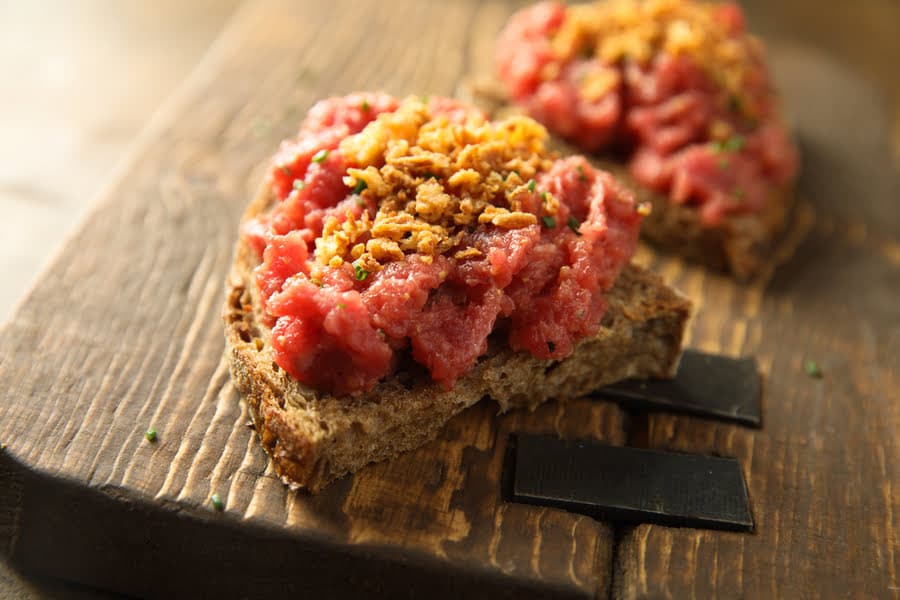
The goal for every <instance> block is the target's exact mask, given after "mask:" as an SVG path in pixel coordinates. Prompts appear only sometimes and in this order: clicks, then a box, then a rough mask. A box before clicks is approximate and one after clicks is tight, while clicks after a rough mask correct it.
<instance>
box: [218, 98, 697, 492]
mask: <svg viewBox="0 0 900 600" xmlns="http://www.w3.org/2000/svg"><path fill="white" fill-rule="evenodd" d="M547 137H548V136H547V133H546V130H545V129H544V127H543V126H541V125H540V124H538V123H537V122H536V121H534V120H532V119H530V118H528V117H524V116H517V117H512V118H509V119H506V120H503V121H499V122H492V121H489V120H487V119H486V118H485V116H484V115H483V114H482V113H481V112H480V111H478V110H476V109H473V108H471V107H468V106H465V105H462V104H460V103H458V102H456V101H453V100H449V99H445V98H437V97H431V98H408V99H406V100H403V101H398V100H397V99H395V98H392V97H390V96H387V95H384V94H371V93H360V94H352V95H349V96H346V97H341V98H331V99H328V100H324V101H322V102H320V103H318V104H316V105H315V106H314V107H313V108H312V109H311V110H310V112H309V114H308V116H307V118H306V120H305V121H304V123H303V125H302V126H301V129H300V132H299V133H298V134H297V136H296V137H295V138H292V139H290V140H287V141H285V142H284V143H283V144H282V147H281V150H280V151H279V152H278V154H277V155H276V156H275V158H274V160H273V166H272V169H271V171H270V173H269V176H268V178H267V180H266V183H265V186H264V188H263V189H262V191H261V193H260V194H259V196H258V197H257V198H256V199H255V200H254V201H253V202H252V203H251V204H250V207H249V209H248V210H247V213H246V216H245V219H244V221H243V225H242V227H241V235H240V240H239V243H238V246H237V252H236V258H235V264H234V269H233V272H232V274H231V276H230V278H229V282H228V297H227V304H226V307H225V322H226V337H227V340H228V345H229V358H230V360H231V369H232V374H233V378H234V381H235V383H236V385H237V387H238V389H239V390H240V391H241V392H242V393H243V394H244V395H245V397H246V398H247V401H248V405H249V408H250V413H251V415H252V417H253V421H254V423H255V425H256V428H257V430H258V432H259V434H260V437H261V440H262V442H263V445H264V447H265V449H266V450H267V452H268V453H269V454H270V456H271V457H272V459H273V461H274V464H275V467H276V470H277V471H278V473H279V474H280V475H281V476H282V477H283V478H284V479H285V481H286V482H288V483H290V484H292V485H296V486H300V487H304V488H307V489H309V490H312V491H316V490H318V489H319V488H321V486H322V485H324V484H325V483H327V482H329V481H331V480H333V479H335V478H337V477H340V476H342V475H344V474H346V473H348V472H353V471H356V470H357V469H359V468H361V467H363V466H364V465H366V464H367V463H369V462H371V461H376V460H382V459H385V458H389V457H391V456H393V455H396V454H397V453H399V452H402V451H405V450H409V449H412V448H415V447H417V446H419V445H421V444H423V443H424V442H426V441H427V440H429V439H431V438H433V437H434V436H435V435H436V433H437V432H438V431H439V429H440V428H441V427H442V426H443V425H444V424H445V423H446V422H447V421H448V420H449V419H450V418H451V417H452V416H453V415H455V414H456V413H458V412H460V411H462V410H463V409H465V408H466V407H468V406H471V405H472V404H474V403H476V402H478V401H479V400H480V399H482V398H483V397H485V396H490V397H491V398H493V399H494V400H496V401H497V402H498V403H499V405H500V408H501V410H506V409H509V408H513V407H531V408H533V407H535V406H536V405H538V404H539V403H541V402H543V401H545V400H548V399H550V398H562V399H564V398H568V397H574V396H579V395H583V394H586V393H588V392H590V391H592V390H594V389H596V388H598V387H600V386H602V385H605V384H608V383H612V382H614V381H617V380H620V379H623V378H626V377H665V376H669V375H671V374H672V373H673V371H674V369H675V366H676V363H677V359H678V356H679V354H680V344H681V338H682V332H683V329H684V325H685V321H686V319H687V317H688V313H689V303H688V302H687V301H686V300H685V299H683V298H682V297H681V296H680V295H678V294H677V293H675V292H673V291H672V290H670V289H669V288H667V287H666V286H665V285H664V284H663V283H662V282H661V281H660V279H659V278H658V277H656V276H654V275H652V274H650V273H648V272H646V271H644V270H642V269H641V268H639V267H636V266H634V265H631V264H630V263H629V261H630V258H631V255H632V253H633V252H634V249H635V244H636V242H637V238H638V229H639V226H640V223H641V220H642V219H643V218H644V217H645V215H646V213H647V211H648V210H649V207H648V206H645V205H642V204H640V203H638V202H637V201H636V200H635V197H634V195H633V194H632V193H631V192H630V191H629V190H627V189H626V188H625V187H623V186H622V185H621V184H620V183H619V182H618V181H616V179H614V178H613V176H611V175H610V174H608V173H606V172H603V171H599V170H596V169H594V168H593V167H592V166H591V164H590V163H589V162H588V161H587V160H585V159H584V158H583V157H579V156H571V157H560V156H558V155H556V154H554V153H552V152H550V151H549V150H548V148H547Z"/></svg>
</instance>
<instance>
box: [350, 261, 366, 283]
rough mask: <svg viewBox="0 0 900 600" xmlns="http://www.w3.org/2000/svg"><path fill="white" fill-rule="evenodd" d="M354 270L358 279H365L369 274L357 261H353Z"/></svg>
mask: <svg viewBox="0 0 900 600" xmlns="http://www.w3.org/2000/svg"><path fill="white" fill-rule="evenodd" d="M353 270H354V271H355V272H356V280H357V281H365V279H366V277H368V276H369V272H368V271H366V270H365V269H363V268H362V267H361V266H359V265H358V264H357V263H353Z"/></svg>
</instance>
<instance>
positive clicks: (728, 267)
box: [588, 156, 794, 281]
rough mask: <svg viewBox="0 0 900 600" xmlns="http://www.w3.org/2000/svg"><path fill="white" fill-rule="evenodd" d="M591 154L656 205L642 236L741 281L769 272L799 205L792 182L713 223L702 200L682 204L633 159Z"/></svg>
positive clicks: (640, 196) (645, 220) (644, 200)
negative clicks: (634, 169) (653, 185)
mask: <svg viewBox="0 0 900 600" xmlns="http://www.w3.org/2000/svg"><path fill="white" fill-rule="evenodd" d="M588 159H589V160H590V161H591V162H592V163H593V164H595V165H596V166H597V167H599V168H601V169H604V170H606V171H609V172H610V173H612V174H613V175H615V176H616V178H617V179H619V180H620V181H622V182H623V183H625V185H626V186H628V187H629V188H630V189H632V190H634V192H635V195H636V196H637V199H638V201H639V202H649V203H650V204H651V205H652V206H653V210H652V212H651V213H650V214H649V215H648V216H647V217H646V218H645V219H644V222H643V223H642V224H641V238H642V239H644V240H645V241H647V242H649V243H650V244H652V245H653V246H656V247H657V248H660V249H662V250H666V251H667V252H672V253H674V254H678V255H679V256H682V257H684V258H685V259H687V260H690V261H692V262H695V263H699V264H702V265H704V266H706V267H708V268H710V269H712V270H715V271H722V272H729V273H731V274H732V275H733V276H734V277H735V279H738V280H740V281H749V280H751V279H754V278H756V277H757V276H760V275H763V274H764V273H766V272H768V270H769V269H768V267H769V266H770V263H772V261H774V260H775V256H776V254H777V252H776V251H777V250H778V248H779V245H780V243H781V240H782V237H783V236H784V234H785V232H786V231H787V228H788V224H789V223H790V220H791V215H792V213H793V208H794V194H793V193H792V192H791V190H790V189H789V188H779V189H775V190H773V192H772V194H771V195H770V196H769V198H768V199H767V201H766V203H765V204H764V205H763V206H762V208H760V210H759V211H757V212H753V213H744V214H729V215H725V217H724V218H723V219H722V221H721V222H720V223H718V224H716V225H707V224H705V223H703V221H702V220H701V217H700V211H699V210H698V209H697V207H696V206H693V205H689V204H676V203H674V202H672V201H670V200H669V199H668V198H666V197H665V196H663V195H661V194H658V193H656V192H654V191H653V190H651V189H649V188H647V187H645V186H643V185H641V184H639V183H638V182H637V181H635V180H634V178H633V177H632V176H631V175H630V173H629V172H628V166H627V165H625V164H623V163H619V162H615V161H612V160H608V159H603V158H598V157H595V156H589V157H588Z"/></svg>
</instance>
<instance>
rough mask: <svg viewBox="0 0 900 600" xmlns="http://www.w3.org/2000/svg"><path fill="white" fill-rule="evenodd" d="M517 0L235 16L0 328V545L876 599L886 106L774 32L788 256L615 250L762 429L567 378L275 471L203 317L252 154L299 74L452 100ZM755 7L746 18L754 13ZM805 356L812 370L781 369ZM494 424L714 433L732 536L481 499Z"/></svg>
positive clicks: (861, 83) (361, 585) (267, 570)
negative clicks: (676, 296)
mask: <svg viewBox="0 0 900 600" xmlns="http://www.w3.org/2000/svg"><path fill="white" fill-rule="evenodd" d="M803 1H804V2H805V0H803ZM515 5H516V3H512V2H509V3H507V2H501V1H488V2H482V3H477V2H475V1H474V0H462V1H459V2H455V3H442V2H438V1H437V0H429V1H415V0H403V1H400V2H394V3H391V4H390V8H389V9H388V8H387V5H386V4H384V3H381V4H379V3H377V2H374V0H373V1H371V2H350V1H349V0H348V1H337V2H333V3H327V4H324V5H323V4H321V3H308V4H306V5H302V6H298V5H295V4H293V3H288V2H286V1H285V2H279V1H277V0H254V1H251V2H248V3H246V5H245V6H244V7H243V8H242V9H240V10H239V12H238V13H237V14H236V15H235V16H234V18H233V19H232V20H231V22H230V23H229V25H228V26H227V28H226V29H225V31H224V32H223V34H222V35H221V37H220V38H219V39H218V41H217V42H216V44H215V46H214V47H213V49H212V50H211V51H210V53H209V54H208V55H207V56H206V58H205V59H204V61H203V63H202V64H201V65H200V66H199V67H198V69H197V71H196V72H195V73H194V74H193V75H192V77H191V78H190V80H189V81H188V82H187V83H186V84H185V86H184V87H183V88H182V90H181V91H180V92H179V93H178V94H177V95H176V96H175V97H173V98H172V99H171V101H170V102H169V103H168V104H167V105H166V107H165V108H164V109H163V110H162V111H161V112H160V113H159V114H158V116H157V118H155V119H154V121H153V122H151V123H150V124H149V125H148V127H147V129H146V130H145V132H144V134H142V136H141V138H140V139H139V140H138V142H137V143H136V145H135V147H134V149H133V151H132V153H131V154H130V155H129V157H127V159H126V160H125V162H124V165H123V167H122V168H121V170H120V171H119V172H118V174H117V175H116V177H115V178H114V180H113V182H112V184H111V185H110V186H109V188H108V189H107V190H106V192H105V193H104V194H103V195H102V197H101V198H100V201H99V203H98V204H97V205H96V206H95V208H94V210H93V213H92V215H91V217H90V218H89V219H88V221H87V222H86V223H85V225H84V226H83V227H82V228H81V229H80V230H79V231H78V232H77V233H76V234H75V235H74V236H73V237H72V238H71V239H70V240H69V241H68V242H67V244H66V246H65V248H64V250H63V251H62V252H61V253H60V254H59V255H58V256H57V257H56V259H55V260H54V261H53V263H52V265H51V266H50V268H49V269H48V271H47V272H46V273H45V274H44V275H43V276H42V277H41V279H40V280H39V281H38V283H37V284H36V286H35V287H34V289H33V290H32V291H31V292H30V293H29V294H28V295H27V297H26V298H25V299H24V300H23V301H22V303H21V304H20V306H19V309H18V310H17V312H16V313H15V315H14V318H13V319H12V320H11V321H10V322H9V323H8V324H7V325H6V326H5V328H4V329H3V331H2V335H0V340H2V341H0V390H3V392H2V396H0V442H3V443H5V444H6V449H5V450H3V451H0V482H2V486H0V533H2V534H3V535H4V538H3V541H4V543H3V544H2V545H0V548H3V549H4V550H5V551H6V552H10V553H11V554H12V555H13V556H14V557H15V558H16V560H17V561H18V562H19V564H22V565H24V566H25V567H27V568H29V569H32V570H36V571H38V572H42V573H47V574H52V575H55V576H58V577H62V578H65V579H68V580H72V581H78V582H84V583H91V584H93V585H98V586H101V587H104V588H106V589H111V590H117V591H121V592H127V593H131V594H140V595H152V596H192V595H193V596H196V595H200V594H217V595H223V596H235V595H240V594H245V595H252V596H260V595H266V594H269V595H276V596H282V595H287V594H301V593H306V594H310V595H314V594H320V595H321V594H329V595H337V594H339V593H341V592H343V593H346V594H349V593H350V592H351V591H353V590H354V589H356V590H357V591H361V592H362V593H368V594H369V595H382V596H384V595H388V596H409V595H411V594H414V593H415V592H417V591H418V592H421V593H425V592H426V591H427V592H428V593H429V595H433V596H436V597H454V596H457V597H458V596H460V595H463V594H470V595H471V594H473V593H474V592H480V594H479V595H482V596H484V595H488V596H494V595H496V596H498V597H517V598H518V597H528V596H555V597H599V598H605V597H608V596H610V595H612V596H615V597H624V598H661V597H673V598H682V597H700V598H706V597H744V598H769V597H804V596H830V595H836V596H840V597H846V596H850V597H891V596H897V595H898V594H900V590H898V587H900V583H898V571H900V569H898V557H900V548H898V534H897V531H898V527H900V524H898V522H897V520H898V516H897V515H900V505H898V498H900V495H898V494H897V488H898V486H900V471H898V468H900V467H898V465H900V462H898V460H897V459H898V457H900V447H898V442H897V440H896V431H897V430H898V428H900V401H898V398H897V395H896V389H897V384H898V382H897V373H898V372H900V369H898V363H897V358H896V357H897V356H898V353H900V327H898V326H900V305H898V304H897V302H896V297H897V295H898V292H900V241H898V239H900V229H898V227H900V213H898V205H897V204H896V202H895V199H896V197H898V193H900V188H898V185H900V183H898V177H897V174H896V170H895V165H894V164H892V158H891V154H890V153H891V147H892V146H891V140H890V139H889V138H888V137H887V136H888V133H886V132H889V131H891V127H890V118H891V117H890V113H889V111H887V110H886V109H885V106H884V102H883V99H882V97H881V96H880V95H879V93H878V92H877V91H875V90H874V89H873V88H872V86H871V84H870V83H869V82H868V81H867V80H865V79H862V78H860V77H859V76H858V75H857V74H856V72H855V71H854V70H852V69H850V68H848V67H847V66H846V64H844V63H842V62H841V61H836V60H834V59H832V58H830V57H829V55H828V54H826V53H823V52H822V51H821V50H819V49H817V48H816V47H814V46H811V45H806V44H804V43H803V41H802V40H801V39H786V38H783V37H782V38H773V39H772V40H771V41H772V46H771V54H772V57H773V60H774V62H775V64H776V70H777V72H778V75H779V78H780V81H781V82H782V86H783V88H784V90H785V96H786V100H787V104H788V106H789V108H790V116H791V119H792V122H793V123H794V124H795V126H796V128H797V129H798V131H799V134H800V140H801V143H802V145H803V149H804V161H805V164H804V175H803V178H802V182H801V192H802V194H803V197H804V199H805V200H806V202H807V203H808V204H810V205H811V206H812V207H813V209H814V211H815V226H814V228H813V232H812V234H811V235H810V237H809V238H808V239H807V241H806V242H804V243H803V245H801V247H800V248H799V250H798V252H797V254H796V256H795V257H794V259H793V260H792V261H791V262H790V263H789V264H788V265H787V266H785V267H783V268H781V269H780V270H778V271H777V273H776V274H775V276H774V278H773V279H772V280H771V281H770V282H769V284H768V285H767V286H766V287H762V286H757V287H737V286H735V285H734V284H733V282H731V281H730V280H727V279H724V278H721V277H718V276H715V275H710V274H708V273H705V272H703V271H702V270H699V269H696V268H693V267H687V266H685V265H684V264H682V263H681V262H680V261H678V260H676V259H672V258H665V257H659V256H656V255H654V254H653V253H652V252H650V251H649V250H647V249H645V248H644V249H642V250H641V252H640V257H639V258H640V260H641V261H643V262H645V263H650V264H652V265H653V266H654V267H655V268H656V269H657V270H659V271H660V272H661V273H662V274H663V275H664V276H665V277H666V278H667V279H668V280H670V281H672V282H674V283H675V284H677V285H678V286H679V287H680V288H681V289H682V290H683V291H684V292H686V293H687V294H689V295H690V296H691V297H692V298H693V299H694V300H695V303H696V308H697V313H698V314H697V317H696V318H695V320H694V322H693V326H692V329H691V331H690V337H689V340H688V343H689V345H691V346H693V347H696V348H699V349H702V350H706V351H714V352H722V353H725V354H730V355H741V354H750V353H753V354H756V355H757V356H758V358H759V361H760V364H761V365H762V368H763V371H764V376H765V382H766V389H765V399H764V423H763V428H762V429H761V430H759V431H751V430H747V429H743V428H740V427H737V426H731V425H725V424H719V423H709V422H705V421H701V420H698V419H695V418H690V417H673V416H666V415H657V414H652V415H640V414H635V415H627V414H625V413H623V412H622V411H621V410H620V409H619V408H617V407H615V406H614V405H610V404H605V403H600V402H595V401H589V400H580V401H576V402H572V403H568V404H550V405H547V406H544V407H542V408H541V409H540V410H539V411H537V412H536V413H534V414H527V413H513V414H510V415H505V416H503V417H500V418H496V417H495V416H494V414H493V413H494V412H495V407H494V406H493V405H491V404H490V403H481V404H479V405H477V406H476V407H474V408H473V409H472V410H470V411H467V412H465V413H463V414H461V415H459V416H458V417H457V418H456V419H454V420H453V421H452V422H451V423H450V424H449V426H448V427H447V429H446V430H445V431H444V432H443V434H442V436H441V437H440V439H438V440H436V441H434V442H433V443H431V444H429V445H427V446H425V447H423V448H422V449H420V450H419V451H416V452H414V453H410V454H408V455H406V456H403V457H401V458H399V459H397V460H394V461H390V462H387V463H383V464H378V465H373V466H371V467H369V468H367V469H365V470H363V471H361V472H360V473H359V474H357V475H356V476H355V477H353V478H347V479H344V480H341V481H339V482H337V483H336V484H334V485H333V486H331V487H329V488H327V490H326V491H325V492H324V493H323V494H321V495H319V496H315V497H311V496H307V495H303V494H296V493H290V492H289V491H288V490H286V488H284V486H282V484H281V483H280V482H279V481H278V480H277V479H276V478H275V477H274V474H273V473H272V471H271V469H270V468H269V466H268V463H267V459H266V457H265V455H264V454H263V452H262V451H261V449H260V447H259V444H258V442H257V440H256V438H255V434H254V433H253V431H251V430H250V429H248V428H247V427H246V423H247V420H248V419H247V414H246V409H245V407H244V406H243V405H242V403H241V402H240V401H239V399H238V397H237V394H236V393H235V392H234V390H233V388H232V386H231V383H230V381H229V376H228V372H227V368H226V367H225V363H224V361H223V359H222V350H223V347H224V344H223V340H222V333H221V324H220V322H219V316H218V312H219V306H220V303H221V297H222V290H223V280H224V276H225V273H226V272H227V270H228V265H229V262H230V259H231V251H232V244H233V242H234V237H235V235H236V225H237V219H238V216H239V215H240V213H241V211H242V209H243V207H244V204H245V203H246V202H247V201H248V200H249V198H250V197H251V195H252V193H253V191H254V190H255V188H256V186H257V185H258V182H259V180H260V177H261V174H262V172H263V169H264V164H265V162H266V161H267V159H268V156H269V155H270V154H271V153H272V150H273V149H274V148H275V147H276V146H277V143H278V141H279V140H280V139H281V138H283V137H285V136H286V135H288V134H290V133H291V132H292V131H293V130H294V129H295V128H296V125H297V122H298V121H299V119H300V118H301V115H302V114H303V112H304V111H305V110H306V108H308V107H309V106H310V105H311V103H312V102H313V101H314V100H316V99H318V98H320V97H323V96H326V95H329V94H337V93H344V92H348V91H351V90H355V89H361V88H381V89H385V90H387V91H389V92H392V93H394V94H397V95H402V94H405V93H444V94H450V93H452V92H453V90H454V89H455V88H456V86H457V85H458V83H459V82H460V81H461V80H462V79H463V78H464V77H465V78H468V77H472V76H473V75H474V76H476V77H477V76H478V75H484V74H488V73H490V61H491V53H492V50H491V47H492V38H493V36H494V35H495V33H496V31H497V29H498V28H499V27H500V25H501V24H502V22H503V21H504V20H505V19H506V17H507V16H508V15H509V14H510V12H511V11H512V10H513V8H514V6H515ZM772 6H774V4H773V5H772ZM867 6H868V4H867ZM766 7H769V4H764V3H761V4H760V7H757V8H754V10H757V11H764V10H770V9H771V10H775V9H774V8H771V7H769V8H766ZM867 10H868V9H867ZM873 10H874V9H873ZM885 10H886V11H887V12H885V13H884V14H885V15H888V14H889V11H890V10H892V9H885ZM762 14H763V13H762V12H756V13H754V12H752V11H751V19H752V20H755V22H759V23H763V24H765V23H771V22H774V21H772V20H771V18H770V19H769V20H767V19H766V18H761V16H760V15H762ZM766 14H777V13H766ZM775 21H777V19H775ZM773 31H775V29H773ZM364 32H377V35H364ZM763 33H764V34H765V31H763ZM423 42H427V43H423ZM412 48H415V51H411V49H412ZM855 56H856V55H855ZM860 56H862V55H860ZM865 56H868V55H865ZM888 58H889V57H888ZM888 58H885V60H887V59H888ZM881 69H882V67H873V69H871V70H870V71H869V72H871V73H880V72H881ZM811 98H814V99H817V100H818V99H823V98H827V102H826V101H818V102H816V101H812V100H811ZM835 115H839V116H841V115H859V122H858V123H854V126H853V127H852V128H851V127H848V126H847V123H846V120H845V119H842V118H836V117H835ZM808 358H809V359H814V360H816V361H817V362H818V363H819V364H820V365H821V366H822V369H823V371H824V377H823V378H822V379H811V378H809V377H808V376H807V375H806V374H805V373H804V371H803V361H804V360H806V359H808ZM149 426H153V427H155V428H156V430H157V431H158V432H159V438H158V441H157V442H156V443H150V442H147V441H146V440H145V439H144V437H143V432H144V431H145V430H146V429H147V427H149ZM511 431H532V432H539V433H552V432H557V433H559V434H560V435H563V436H566V437H593V438H597V439H603V440H607V441H609V442H611V443H616V444H622V443H626V441H627V442H629V443H632V444H636V445H646V446H651V447H656V448H671V449H678V450H690V451H693V452H703V453H715V454H723V455H728V456H736V457H737V458H738V459H739V460H740V461H741V464H742V466H743V469H744V472H745V474H746V475H747V477H748V481H749V488H750V494H751V502H752V505H753V510H754V517H755V519H756V523H757V533H756V534H754V535H745V534H731V533H724V532H706V531H696V530H689V529H668V528H664V527H658V526H640V527H636V528H629V529H621V530H618V531H614V530H613V528H612V527H611V526H610V525H608V524H604V523H599V522H596V521H593V520H591V519H587V518H585V517H580V516H577V515H572V514H569V513H565V512H563V511H558V510H550V509H540V508H536V507H530V506H520V505H513V504H507V503H505V502H503V501H502V498H501V496H500V478H501V477H500V472H501V463H502V460H503V454H504V452H505V444H506V439H507V435H508V434H509V432H511ZM213 493H218V494H220V495H221V497H222V498H223V499H224V503H225V510H224V511H223V513H222V514H220V513H217V512H215V511H214V510H213V509H212V508H211V506H210V503H209V498H210V496H211V495H212V494H213ZM197 573H203V574H204V576H203V577H197V576H196V574H197Z"/></svg>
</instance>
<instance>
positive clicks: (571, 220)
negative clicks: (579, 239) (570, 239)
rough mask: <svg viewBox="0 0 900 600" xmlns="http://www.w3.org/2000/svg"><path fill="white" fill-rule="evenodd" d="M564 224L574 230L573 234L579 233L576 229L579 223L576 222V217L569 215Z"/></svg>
mask: <svg viewBox="0 0 900 600" xmlns="http://www.w3.org/2000/svg"><path fill="white" fill-rule="evenodd" d="M566 224H567V225H568V226H569V229H571V230H572V231H574V232H575V235H581V232H580V231H578V227H579V226H580V225H581V224H580V223H579V222H578V219H576V218H575V217H573V216H572V215H569V220H568V221H567V222H566Z"/></svg>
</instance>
